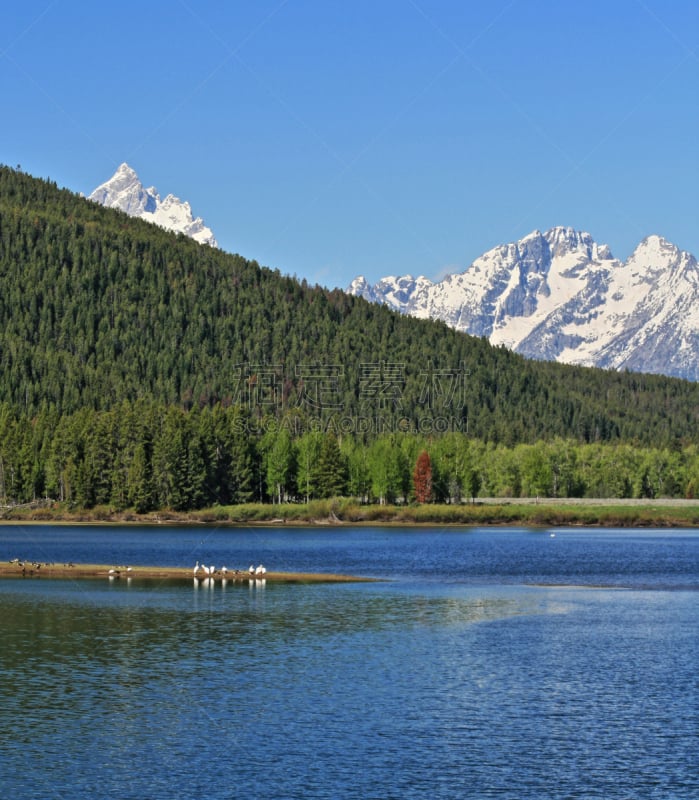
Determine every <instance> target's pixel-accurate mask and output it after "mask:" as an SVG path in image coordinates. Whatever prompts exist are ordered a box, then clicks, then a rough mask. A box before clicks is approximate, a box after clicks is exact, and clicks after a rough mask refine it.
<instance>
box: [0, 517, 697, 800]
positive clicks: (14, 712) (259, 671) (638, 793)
mask: <svg viewBox="0 0 699 800" xmlns="http://www.w3.org/2000/svg"><path fill="white" fill-rule="evenodd" d="M547 538H548V537H547ZM564 539H565V536H564V535H562V534H560V535H558V536H557V537H556V539H555V543H556V546H557V545H558V543H559V542H561V541H562V540H564ZM406 540H407V541H408V542H409V543H410V546H411V547H412V548H414V549H413V551H412V553H411V555H410V558H412V559H414V563H415V564H417V565H419V566H418V568H416V569H413V570H412V571H409V570H408V569H407V567H406V564H407V559H406V558H402V559H401V556H400V554H399V553H396V552H393V553H391V554H390V555H389V556H387V558H386V562H388V561H390V560H392V561H393V563H395V564H398V567H397V574H398V575H400V576H402V577H400V579H398V580H394V581H389V582H386V583H375V584H335V585H318V584H312V585H280V584H274V583H269V582H267V583H265V582H262V581H260V582H253V583H251V584H250V585H249V586H248V585H247V584H241V583H235V582H232V581H229V582H227V583H226V584H225V585H224V584H223V583H215V584H210V583H209V584H207V583H205V582H204V581H200V582H198V583H197V584H194V583H193V582H192V581H191V579H190V580H183V581H181V582H176V583H174V582H173V583H163V582H161V581H136V580H134V581H131V582H130V583H129V582H127V581H114V582H111V583H110V582H109V581H107V580H104V581H79V582H71V581H53V580H46V579H41V580H24V581H23V580H6V581H2V582H0V619H2V632H3V646H2V649H1V650H0V670H1V674H2V682H1V683H0V709H2V711H1V712H0V713H1V714H2V724H0V763H2V764H3V789H4V792H3V794H4V795H7V796H8V797H11V796H17V797H24V796H28V795H27V785H28V784H27V776H28V775H31V791H30V794H31V796H36V797H42V798H44V797H46V798H52V797H59V798H84V797H91V796H99V797H120V798H131V797H133V798H136V797H139V798H143V797H148V798H161V797H162V798H165V797H173V796H181V795H182V794H185V793H205V794H206V795H207V796H210V797H230V796H231V795H232V794H233V793H238V792H239V791H246V792H254V793H255V794H260V795H264V796H265V797H271V798H296V797H298V798H301V797H319V798H331V797H332V798H336V797H350V798H353V797H356V798H372V797H375V798H386V797H396V798H412V797H415V798H417V797H420V798H422V797H425V796H427V795H429V796H435V797H440V798H469V797H472V798H487V797H498V798H512V799H513V800H514V799H515V798H518V799H519V798H544V797H545V798H573V797H581V798H588V797H600V798H611V799H613V798H627V797H633V798H636V797H639V798H640V797H643V798H646V797H648V798H652V797H661V798H682V800H687V799H688V800H692V798H698V797H699V774H698V770H697V758H696V756H697V745H696V735H697V730H699V703H698V701H697V698H699V678H698V673H697V670H696V664H697V663H699V634H698V632H697V625H696V619H697V611H698V610H699V608H698V606H699V593H697V592H696V591H686V590H682V589H681V588H679V587H678V586H677V576H685V577H682V578H681V581H682V582H689V581H688V580H686V578H687V577H688V578H690V579H693V580H694V582H696V575H694V576H692V575H691V568H690V569H689V572H688V571H687V565H686V563H685V564H684V565H677V564H674V562H673V563H668V562H667V558H666V557H665V556H663V558H659V559H657V561H658V564H659V565H660V566H659V568H658V570H657V571H656V573H653V572H652V570H651V569H650V568H649V559H648V558H647V557H646V556H643V555H642V556H640V557H639V556H638V553H637V552H635V550H636V549H637V548H640V549H641V550H642V551H643V550H644V547H645V546H646V545H645V544H644V543H646V544H647V542H648V541H649V540H648V539H647V538H644V537H643V536H641V537H639V538H638V539H626V540H625V546H626V547H627V549H628V550H629V560H630V561H631V562H632V563H635V564H637V566H638V569H639V570H640V572H641V577H640V579H639V581H638V582H639V583H642V584H643V585H646V584H648V583H651V584H656V585H665V584H667V583H668V582H671V583H672V582H673V581H674V586H673V591H661V590H658V589H657V588H654V589H653V590H651V591H648V590H640V589H638V588H635V589H632V590H624V591H619V590H614V589H599V588H576V587H573V586H562V585H560V586H554V587H537V586H526V585H522V584H523V583H526V581H521V580H520V581H519V582H517V583H515V582H513V581H512V580H511V578H510V576H511V574H512V573H515V572H518V573H519V575H520V576H522V575H525V574H526V575H527V576H530V575H533V574H539V573H540V572H541V571H542V570H543V571H548V572H551V569H550V566H547V562H546V560H545V556H546V553H547V551H546V545H545V544H544V543H542V542H543V539H542V537H538V538H536V537H532V536H531V535H529V534H527V533H521V534H520V535H519V536H512V537H505V538H499V539H497V540H496V541H495V542H494V546H495V551H496V552H495V553H494V554H490V555H489V554H488V553H487V552H486V551H487V542H485V541H478V542H477V543H476V544H477V547H475V548H473V547H472V545H473V540H472V539H469V538H468V537H465V538H464V539H462V546H463V547H464V548H466V550H467V552H471V553H472V554H475V555H474V557H475V558H477V560H478V567H477V570H478V571H479V572H480V571H483V564H484V563H487V562H492V563H507V565H508V566H507V570H506V575H505V577H504V578H503V580H501V581H497V580H494V579H493V575H492V572H491V573H489V578H488V580H487V581H485V582H482V583H477V582H476V581H474V580H473V577H470V578H468V579H466V580H463V579H462V580H458V579H457V578H456V577H455V574H454V573H453V572H451V573H449V574H448V576H445V573H446V572H447V571H446V569H445V566H444V564H442V565H440V564H439V563H437V569H436V572H434V573H433V574H432V575H430V576H429V577H428V578H426V579H425V578H423V577H422V569H423V565H424V564H425V563H426V562H430V561H431V562H432V563H435V562H436V561H437V555H436V554H437V553H438V552H441V553H442V554H443V555H445V556H446V554H448V555H449V557H450V558H452V561H450V562H449V563H454V558H453V556H454V550H455V549H458V548H457V541H456V540H452V541H447V542H445V541H444V539H443V537H442V533H441V532H438V533H437V534H436V536H435V537H434V538H433V539H432V538H430V536H429V535H425V533H424V532H423V536H422V538H421V539H419V540H416V539H414V538H413V537H412V536H407V537H406V536H404V535H403V534H399V536H398V537H397V541H398V542H399V543H405V541H406ZM508 541H512V542H513V550H512V553H517V554H518V555H517V559H518V561H517V564H515V562H514V556H513V555H512V553H510V557H511V558H510V559H508V554H507V553H506V552H503V550H506V549H507V542H508ZM692 542H694V544H692ZM285 546H286V545H285ZM329 547H330V549H331V550H332V551H334V552H338V551H339V550H340V549H344V551H345V556H343V557H344V558H345V560H347V561H350V562H351V561H352V560H353V559H357V558H358V556H357V554H356V553H352V552H351V551H352V542H351V541H348V540H347V539H345V540H344V541H341V542H340V541H338V540H337V539H335V540H334V541H332V542H331V544H330V545H329ZM358 547H359V548H360V550H362V552H365V553H366V551H367V548H368V549H370V550H371V549H373V545H371V543H369V544H367V541H366V540H365V539H364V538H363V537H362V536H360V541H359V544H358ZM420 547H422V548H423V553H424V557H421V556H420V552H419V548H420ZM469 547H470V548H471V550H470V551H469V550H468V548H469ZM692 547H693V548H694V549H693V550H692ZM571 549H572V550H573V551H574V552H575V553H576V554H579V553H581V552H582V553H585V552H587V553H588V557H587V559H586V561H585V564H583V565H580V564H576V565H572V566H571V568H570V569H567V570H565V571H560V572H559V573H558V574H556V576H555V577H556V579H557V580H558V582H559V583H563V582H566V583H572V582H573V581H571V580H570V575H571V573H575V574H576V575H578V576H579V575H581V574H587V575H589V578H590V583H592V578H594V579H595V580H597V578H599V577H600V576H601V577H602V578H603V579H604V580H602V581H601V583H609V584H616V583H617V582H616V581H614V580H610V578H611V577H613V576H616V575H618V573H619V569H620V567H619V564H618V563H617V559H618V558H619V555H620V550H619V543H618V540H617V539H613V541H612V542H611V543H610V547H609V548H608V551H607V553H606V555H605V548H604V546H603V544H601V543H600V539H599V536H598V535H597V538H596V539H594V540H593V541H584V540H582V539H581V540H580V542H579V543H578V545H576V546H575V547H572V548H571ZM670 550H671V551H672V552H675V553H682V554H683V556H686V554H687V552H690V553H693V554H694V555H693V556H691V557H692V558H696V539H692V538H691V537H689V538H687V537H685V538H684V539H683V540H682V547H680V548H676V547H673V546H672V545H671V546H670ZM631 553H634V555H631ZM542 554H543V555H542ZM459 559H460V560H459ZM556 559H557V561H556V563H559V561H558V560H559V559H560V556H559V555H556ZM130 560H134V561H135V559H130ZM265 560H266V561H268V562H269V561H270V559H269V558H266V559H265ZM463 560H464V559H463V555H462V556H459V558H457V560H456V562H457V563H463ZM651 560H652V559H651ZM271 563H274V562H273V561H271ZM444 563H445V564H446V561H445V562H444ZM693 563H695V564H696V561H695V562H693ZM590 565H591V566H592V569H590V571H589V573H585V572H584V571H583V570H582V568H581V566H584V567H585V568H588V567H590ZM683 570H684V571H683ZM408 572H410V574H409V575H408V574H407V573H408ZM668 576H670V578H668ZM672 576H675V578H672ZM626 578H627V581H628V582H630V583H632V584H633V582H634V578H633V575H629V574H628V571H627V573H626Z"/></svg>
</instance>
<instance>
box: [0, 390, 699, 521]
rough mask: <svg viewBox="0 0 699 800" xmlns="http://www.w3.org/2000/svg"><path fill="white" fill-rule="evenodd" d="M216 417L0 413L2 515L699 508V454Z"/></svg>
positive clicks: (123, 408)
mask: <svg viewBox="0 0 699 800" xmlns="http://www.w3.org/2000/svg"><path fill="white" fill-rule="evenodd" d="M267 422H268V424H266V425H256V424H253V418H252V417H251V414H250V411H249V410H248V409H246V408H243V407H240V406H229V407H224V406H222V405H220V404H216V405H214V406H213V407H211V408H210V407H204V408H202V409H199V408H193V409H192V410H189V411H186V410H184V409H182V408H180V407H177V406H166V405H159V404H156V403H153V402H152V401H146V400H142V401H137V402H135V403H130V402H126V401H124V402H122V403H121V404H120V405H119V407H118V408H115V409H112V410H109V411H97V410H93V409H82V410H80V411H77V412H75V413H74V414H69V415H59V414H58V413H57V412H56V411H55V410H52V409H48V408H45V409H42V410H41V411H40V412H39V413H37V414H35V415H27V414H24V413H22V412H17V411H16V410H14V409H13V408H12V407H11V406H9V405H8V404H2V405H0V504H2V505H11V504H16V503H27V502H30V501H32V500H35V499H38V498H42V497H49V498H51V499H53V500H56V501H58V502H62V503H65V504H67V505H68V506H70V507H79V508H92V507H95V506H110V507H113V508H115V509H135V510H136V511H137V512H146V511H150V510H154V509H161V508H169V509H175V510H192V509H198V508H204V507H211V506H216V505H230V504H237V503H244V502H249V501H262V502H269V503H285V502H305V501H309V500H312V499H316V498H327V497H337V496H347V497H353V498H356V499H357V500H358V501H360V502H363V503H411V502H416V501H417V502H446V503H449V502H451V503H458V502H465V501H468V500H471V499H474V498H477V497H479V496H483V497H485V496H488V497H513V498H516V497H533V496H542V497H601V498H617V497H631V498H634V497H636V498H641V497H644V498H660V497H694V496H695V495H697V494H698V493H699V448H698V447H697V446H696V445H687V446H685V447H681V448H680V447H677V448H668V447H662V448H654V447H638V446H633V445H630V444H627V443H615V444H610V443H606V444H604V443H583V442H579V441H574V440H572V439H562V438H556V439H553V440H551V441H546V442H544V441H540V442H535V443H531V444H526V443H520V444H516V445H512V446H508V445H504V444H500V443H493V442H486V441H484V440H483V439H476V438H472V437H469V436H467V435H465V434H464V433H459V432H457V433H454V432H449V433H446V434H443V435H441V436H439V437H426V436H422V435H420V434H418V433H414V432H400V431H399V432H392V433H384V434H381V435H377V436H375V437H374V438H373V439H372V440H371V441H369V442H367V441H364V440H363V438H362V437H361V436H356V435H351V434H342V435H340V436H338V435H337V434H336V433H335V432H334V431H332V430H327V429H326V430H321V429H314V428H313V426H309V428H307V429H305V430H304V431H303V432H301V433H297V432H295V431H297V430H298V428H296V427H295V426H292V425H284V424H280V423H279V421H278V420H276V419H275V418H269V420H268V421H267Z"/></svg>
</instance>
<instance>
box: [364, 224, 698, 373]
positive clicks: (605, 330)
mask: <svg viewBox="0 0 699 800" xmlns="http://www.w3.org/2000/svg"><path fill="white" fill-rule="evenodd" d="M348 291H349V292H350V293H351V294H357V295H361V296H362V297H365V298H366V299H367V300H370V301H371V302H378V303H385V304H386V305H388V306H390V307H391V308H394V309H396V310H398V311H400V312H402V313H405V314H409V315H412V316H415V317H421V318H427V317H429V318H433V319H441V320H443V321H445V322H446V323H447V324H448V325H451V326H452V327H454V328H456V329H457V330H460V331H464V332H466V333H470V334H473V335H476V336H486V337H487V338H488V339H489V340H490V341H491V342H492V343H493V344H496V345H504V346H506V347H508V348H510V349H512V350H515V351H517V352H519V353H522V354H523V355H526V356H528V357H530V358H538V359H547V360H555V361H560V362H564V363H569V364H580V365H584V366H600V367H607V368H612V369H629V370H635V371H644V372H653V373H659V374H667V375H674V376H677V377H683V378H689V379H691V380H699V269H698V268H697V262H696V259H695V258H694V257H693V256H692V255H691V254H689V253H686V252H683V251H680V250H679V249H678V248H677V247H676V246H675V245H673V244H671V243H670V242H668V241H666V240H665V239H663V238H662V237H660V236H656V235H653V236H649V237H647V238H646V239H644V240H643V241H642V242H641V243H640V244H639V245H638V247H637V248H636V250H635V251H634V252H633V253H632V255H631V256H630V257H629V258H628V259H627V260H626V261H625V262H622V261H620V260H618V259H616V258H614V257H613V255H612V253H611V251H610V249H609V247H607V246H606V245H603V244H598V243H597V242H595V241H594V239H593V238H592V236H591V235H590V234H589V233H585V232H580V231H576V230H574V229H573V228H568V227H556V228H551V229H550V230H548V231H546V232H545V233H542V232H541V231H533V232H532V233H530V234H529V235H528V236H525V237H524V238H523V239H520V240H519V241H517V242H512V243H510V244H506V245H501V246H498V247H495V248H493V249H492V250H489V251H488V252H487V253H484V254H483V255H482V256H481V257H480V258H478V259H476V261H474V262H473V264H471V266H470V267H469V268H468V269H466V270H465V271H464V272H461V273H458V274H453V275H448V276H446V277H445V278H444V279H443V280H441V281H438V282H435V283H433V282H431V281H430V280H428V279H427V278H418V279H417V280H415V279H413V278H412V277H411V276H409V275H408V276H404V277H396V276H389V277H386V278H383V279H382V280H380V281H379V282H378V283H376V284H374V285H373V286H372V285H370V284H369V283H368V282H367V281H366V279H365V278H358V279H356V280H355V281H353V282H352V284H351V285H350V287H349V288H348Z"/></svg>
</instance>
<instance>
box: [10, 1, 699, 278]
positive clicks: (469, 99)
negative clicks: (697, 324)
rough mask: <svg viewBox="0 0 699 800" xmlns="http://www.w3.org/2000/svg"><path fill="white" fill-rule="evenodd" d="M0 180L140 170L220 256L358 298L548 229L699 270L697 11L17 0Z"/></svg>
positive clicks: (74, 183)
mask: <svg viewBox="0 0 699 800" xmlns="http://www.w3.org/2000/svg"><path fill="white" fill-rule="evenodd" d="M6 6H7V7H6V8H4V9H3V19H2V26H1V27H0V92H1V96H2V100H3V118H2V124H0V161H1V162H3V163H5V164H9V165H12V166H15V165H16V164H20V165H21V167H22V169H23V170H25V171H26V172H29V173H31V174H34V175H37V176H39V177H50V178H51V179H53V180H55V181H56V182H57V183H58V184H59V185H60V186H65V187H67V188H69V189H72V190H74V191H78V192H84V193H85V194H88V193H89V192H90V191H92V189H94V188H95V187H96V186H97V185H98V184H100V183H102V182H103V181H105V180H107V179H108V178H109V177H110V176H111V175H112V174H113V172H114V171H115V169H116V168H117V166H118V165H119V164H120V163H121V162H122V161H127V162H128V163H129V164H130V165H131V166H132V167H133V168H134V169H135V170H136V171H137V172H138V174H139V176H140V178H141V180H142V181H143V183H144V184H145V185H146V186H150V185H154V186H156V187H157V189H158V190H159V192H160V194H161V196H164V195H165V194H168V193H170V192H172V193H174V194H176V195H178V196H179V197H181V198H184V199H187V200H189V201H190V203H191V205H192V208H193V210H194V212H195V214H197V215H200V216H202V217H203V218H204V221H205V222H206V223H207V224H208V225H209V226H210V227H211V228H212V229H213V230H214V233H215V235H216V237H217V239H218V242H219V244H220V246H221V247H223V249H225V250H228V251H231V252H238V253H241V254H242V255H244V256H246V257H248V258H254V259H256V260H257V261H259V262H260V263H261V264H265V265H268V266H271V267H275V268H277V269H279V270H280V271H281V272H283V273H288V274H295V275H297V276H298V277H299V278H306V279H307V280H308V281H309V282H311V283H316V282H317V283H321V284H323V285H327V286H340V287H345V286H346V285H347V284H348V283H349V281H350V280H351V279H352V278H353V277H355V276H356V275H358V274H364V275H366V277H367V278H369V279H370V280H372V281H375V280H377V279H378V278H380V277H382V276H383V275H387V274H404V273H412V274H414V275H418V274H424V275H427V276H429V277H432V278H434V277H439V276H440V275H442V274H445V273H446V272H449V271H457V270H463V269H465V268H466V267H467V266H468V265H469V264H470V263H471V262H472V261H473V260H474V259H475V258H477V257H478V256H479V255H480V254H481V253H483V252H484V251H485V250H487V249H489V248H490V247H493V246H495V245H497V244H501V243H505V242H509V241H513V240H515V239H518V238H520V237H522V236H524V235H526V234H527V233H529V232H530V231H532V230H534V229H536V228H538V229H540V230H545V229H547V228H549V227H551V226H553V225H570V226H573V227H575V228H578V229H581V230H587V231H589V232H590V233H591V234H592V235H593V236H594V237H595V239H597V241H599V242H606V243H607V244H609V245H610V247H611V248H612V252H613V253H614V254H615V255H616V256H618V257H622V258H625V257H626V256H628V255H629V254H630V252H631V251H632V250H633V248H634V247H635V245H636V244H637V243H638V242H639V241H640V240H641V239H642V238H643V237H644V236H646V235H648V234H651V233H658V234H661V235H663V236H665V237H666V238H668V239H670V240H671V241H673V242H674V243H675V244H677V245H678V246H679V247H681V248H683V249H686V250H690V251H691V252H693V253H694V254H695V255H698V256H699V224H698V221H699V199H698V193H697V177H698V176H699V144H698V143H699V124H698V123H699V50H698V49H697V43H698V42H699V4H697V3H696V2H694V0H683V1H682V2H679V1H678V0H663V2H661V1H660V0H605V2H601V1H600V0H588V2H585V3H579V2H575V3H574V2H565V0H556V2H554V1H553V0H491V1H490V2H480V1H476V2H468V0H461V2H456V1H455V0H443V1H440V0H436V1H434V2H433V1H432V0H429V1H428V0H373V2H367V1H365V0H352V2H347V0H337V1H336V0H324V1H323V0H255V2H233V1H232V0H229V1H226V0H218V2H213V1H211V2H209V0H203V1H202V2H196V0H184V1H181V0H170V1H169V2H167V3H166V2H159V1H158V0H153V2H149V3H143V2H142V0H139V2H131V0H126V1H125V2H120V3H94V2H76V1H75V0H53V2H49V1H47V0H23V2H22V3H21V4H20V3H12V4H6Z"/></svg>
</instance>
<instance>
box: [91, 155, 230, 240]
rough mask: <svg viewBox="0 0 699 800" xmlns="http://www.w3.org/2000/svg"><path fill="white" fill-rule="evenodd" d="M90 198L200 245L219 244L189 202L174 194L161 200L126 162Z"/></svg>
mask: <svg viewBox="0 0 699 800" xmlns="http://www.w3.org/2000/svg"><path fill="white" fill-rule="evenodd" d="M89 199H90V200H94V201H95V202H96V203H100V204H101V205H103V206H107V207H108V208H119V209H121V210H122V211H125V212H126V213H127V214H129V216H132V217H140V218H141V219H145V220H147V221H148V222H153V223H155V224H156V225H160V227H161V228H166V229H167V230H169V231H175V232H176V233H184V234H185V235H186V236H190V237H191V238H192V239H195V240H196V241H197V242H199V243H200V244H209V245H211V246H212V247H218V245H217V244H216V239H215V238H214V234H213V233H212V231H211V229H210V228H207V227H206V225H204V221H203V220H202V218H201V217H197V218H196V219H195V218H194V216H193V215H192V209H191V206H190V205H189V203H188V202H186V201H183V200H180V199H179V197H175V195H173V194H169V195H167V197H166V198H165V199H164V200H161V199H160V195H159V194H158V192H157V190H156V188H155V187H154V186H151V187H150V188H148V189H145V188H144V186H143V184H142V183H141V181H140V180H139V178H138V175H137V174H136V173H135V171H134V170H133V169H131V167H130V166H129V165H128V164H126V163H124V164H122V165H121V166H120V167H119V168H118V169H117V171H116V172H115V173H114V175H112V177H111V178H110V179H109V180H108V181H106V183H103V184H102V185H101V186H98V187H97V188H96V189H95V190H94V192H92V194H91V195H90V197H89Z"/></svg>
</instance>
